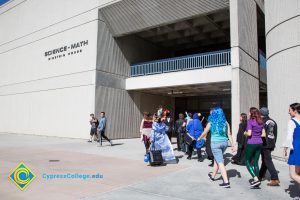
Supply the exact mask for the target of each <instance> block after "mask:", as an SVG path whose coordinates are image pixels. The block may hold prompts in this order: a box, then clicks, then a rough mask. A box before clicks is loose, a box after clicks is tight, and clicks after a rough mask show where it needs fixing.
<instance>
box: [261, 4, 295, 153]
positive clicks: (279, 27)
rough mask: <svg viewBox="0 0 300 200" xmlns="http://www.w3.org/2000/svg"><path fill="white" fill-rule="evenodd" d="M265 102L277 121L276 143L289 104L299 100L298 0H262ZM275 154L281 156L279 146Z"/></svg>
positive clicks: (283, 129)
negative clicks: (264, 17) (266, 84)
mask: <svg viewBox="0 0 300 200" xmlns="http://www.w3.org/2000/svg"><path fill="white" fill-rule="evenodd" d="M265 7H266V43H267V65H268V68H267V71H268V75H267V79H268V99H269V101H268V103H269V108H270V111H271V113H270V114H271V115H272V117H273V118H274V119H275V120H276V121H277V123H278V124H279V126H278V131H279V132H278V133H279V134H278V141H279V143H278V146H280V145H281V143H280V142H282V141H284V139H285V136H286V133H287V122H288V120H289V119H290V116H289V114H288V109H289V105H290V104H292V103H295V102H300V93H299V92H298V91H299V88H300V86H299V76H300V2H299V1H297V0H291V1H280V0H274V1H273V0H266V1H265ZM276 151H277V152H276V154H277V155H279V156H281V155H282V149H279V148H277V150H276Z"/></svg>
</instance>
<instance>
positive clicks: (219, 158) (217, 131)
mask: <svg viewBox="0 0 300 200" xmlns="http://www.w3.org/2000/svg"><path fill="white" fill-rule="evenodd" d="M208 121H209V122H208V124H207V125H206V127H205V129H204V131H203V133H202V135H201V136H200V137H199V138H198V141H200V140H201V139H202V138H205V137H206V135H207V133H208V132H209V131H210V132H211V149H212V153H213V155H214V159H215V162H214V169H213V172H212V174H210V173H209V174H208V177H209V179H210V180H211V181H215V176H216V174H217V172H218V171H219V169H220V171H221V174H222V178H223V183H222V184H219V186H222V187H224V188H230V183H229V180H228V176H227V171H226V168H225V165H224V158H223V154H224V152H225V150H226V148H227V145H228V143H227V141H228V139H229V140H230V143H231V144H233V143H232V141H233V140H232V136H231V132H230V127H229V124H228V123H227V121H226V118H225V115H224V112H223V110H222V108H220V107H215V108H213V110H212V112H211V114H210V116H209V118H208ZM231 150H232V151H233V145H232V149H231Z"/></svg>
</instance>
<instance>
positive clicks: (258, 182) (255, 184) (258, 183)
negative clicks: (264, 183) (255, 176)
mask: <svg viewBox="0 0 300 200" xmlns="http://www.w3.org/2000/svg"><path fill="white" fill-rule="evenodd" d="M260 184H261V182H260V181H259V180H258V181H252V182H251V187H257V186H259V185H260Z"/></svg>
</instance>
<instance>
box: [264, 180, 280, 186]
mask: <svg viewBox="0 0 300 200" xmlns="http://www.w3.org/2000/svg"><path fill="white" fill-rule="evenodd" d="M279 183H280V181H279V180H271V181H270V182H269V183H268V184H267V186H279Z"/></svg>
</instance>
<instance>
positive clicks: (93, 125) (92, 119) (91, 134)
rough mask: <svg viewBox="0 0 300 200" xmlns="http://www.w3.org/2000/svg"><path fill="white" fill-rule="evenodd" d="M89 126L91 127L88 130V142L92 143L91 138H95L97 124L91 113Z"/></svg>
mask: <svg viewBox="0 0 300 200" xmlns="http://www.w3.org/2000/svg"><path fill="white" fill-rule="evenodd" d="M90 117H91V119H90V125H91V130H90V140H89V141H88V142H92V141H93V137H96V136H97V126H98V124H99V121H98V119H97V118H96V117H95V115H94V114H93V113H92V114H90Z"/></svg>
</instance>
